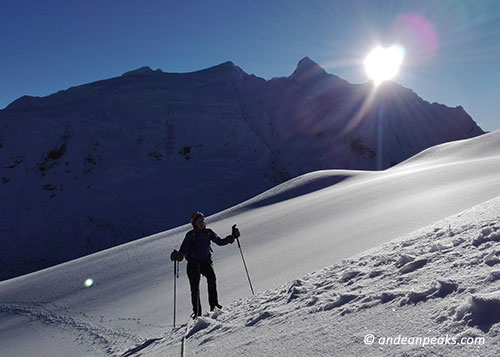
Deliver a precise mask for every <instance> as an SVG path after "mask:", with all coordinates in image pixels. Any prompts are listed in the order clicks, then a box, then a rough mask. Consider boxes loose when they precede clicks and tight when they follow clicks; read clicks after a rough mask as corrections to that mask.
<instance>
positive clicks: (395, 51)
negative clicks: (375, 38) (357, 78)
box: [364, 45, 405, 85]
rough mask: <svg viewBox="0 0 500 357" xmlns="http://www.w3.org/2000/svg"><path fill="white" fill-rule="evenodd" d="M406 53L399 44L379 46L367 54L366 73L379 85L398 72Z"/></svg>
mask: <svg viewBox="0 0 500 357" xmlns="http://www.w3.org/2000/svg"><path fill="white" fill-rule="evenodd" d="M404 55H405V50H404V48H403V47H401V46H399V45H394V46H391V47H389V48H382V47H380V46H378V47H376V48H375V49H373V50H372V51H371V52H370V53H369V54H368V56H366V59H365V62H364V64H365V71H366V74H367V75H368V77H369V78H370V79H372V80H373V81H374V82H375V85H379V84H380V83H382V82H383V81H386V80H388V79H391V78H393V77H394V76H395V75H396V74H398V72H399V67H400V66H401V63H403V58H404Z"/></svg>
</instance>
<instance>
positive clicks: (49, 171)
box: [0, 57, 483, 279]
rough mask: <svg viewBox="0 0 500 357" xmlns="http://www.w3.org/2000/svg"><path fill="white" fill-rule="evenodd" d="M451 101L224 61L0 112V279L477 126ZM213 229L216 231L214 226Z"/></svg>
mask: <svg viewBox="0 0 500 357" xmlns="http://www.w3.org/2000/svg"><path fill="white" fill-rule="evenodd" d="M482 133H483V131H482V130H481V129H480V128H479V127H478V126H477V125H476V123H475V122H474V121H473V120H472V118H471V117H470V116H469V115H468V114H467V113H466V112H465V111H464V110H463V108H461V107H458V108H448V107H446V106H443V105H440V104H435V103H433V104H430V103H428V102H425V101H424V100H422V99H421V98H419V97H418V96H417V95H416V94H415V93H413V92H412V91H411V90H409V89H406V88H403V87H401V86H399V85H397V84H395V83H390V82H389V83H386V84H383V85H381V86H379V87H378V88H377V90H374V89H373V87H372V86H371V85H369V84H365V85H353V84H350V83H348V82H347V81H345V80H343V79H341V78H339V77H337V76H334V75H331V74H328V73H326V72H325V71H324V70H323V69H322V68H321V67H320V66H319V65H318V64H316V63H314V62H313V61H312V60H310V59H309V58H307V57H306V58H304V59H302V60H301V61H300V62H299V64H298V66H297V69H296V70H295V72H294V73H293V74H292V75H291V76H290V77H287V78H275V79H272V80H270V81H266V80H264V79H261V78H258V77H255V76H253V75H248V74H246V73H245V72H244V71H243V70H242V69H240V68H239V67H237V66H235V65H234V64H233V63H231V62H226V63H223V64H221V65H218V66H215V67H211V68H208V69H205V70H202V71H198V72H193V73H183V74H178V73H163V72H161V71H152V70H151V69H150V68H148V67H143V68H140V69H138V70H136V71H131V72H128V73H126V74H124V75H123V76H121V77H119V78H113V79H109V80H104V81H99V82H95V83H91V84H86V85H83V86H78V87H73V88H70V89H68V90H65V91H61V92H58V93H55V94H53V95H50V96H48V97H44V98H38V97H37V98H35V97H22V98H20V99H18V100H16V101H15V102H13V103H12V104H10V105H9V106H8V107H7V108H5V109H4V110H1V111H0V178H1V181H0V195H1V197H2V199H1V201H0V209H1V212H2V215H1V216H0V239H1V244H2V247H3V249H2V252H1V253H0V268H1V269H0V279H5V278H9V277H13V276H17V275H20V274H24V273H27V272H31V271H35V270H38V269H41V268H44V267H48V266H51V265H54V264H57V263H60V262H63V261H67V260H70V259H73V258H76V257H80V256H83V255H86V254H89V253H92V252H96V251H99V250H102V249H105V248H108V247H111V246H115V245H118V244H121V243H125V242H128V241H131V240H134V239H137V238H140V237H143V236H145V235H149V234H153V233H156V232H159V231H162V230H165V229H167V228H171V227H175V226H178V225H180V224H183V223H185V222H186V221H187V220H188V219H189V216H190V214H191V212H193V211H195V210H203V211H205V213H207V214H211V213H215V212H217V211H220V210H222V209H224V208H227V207H230V206H232V205H234V204H237V203H239V202H241V201H243V200H245V199H248V198H250V197H252V196H254V195H256V194H258V193H260V192H263V191H264V190H266V189H269V188H270V187H273V186H275V185H276V184H278V183H281V182H284V181H286V180H288V179H290V178H292V177H296V176H298V175H300V174H303V173H306V172H310V171H314V170H319V169H332V168H343V169H367V170H377V169H385V168H388V167H391V166H393V165H395V164H397V163H400V162H401V161H403V160H405V159H407V158H409V157H411V156H413V155H415V154H416V153H418V152H420V151H421V150H423V149H425V148H427V147H430V146H433V145H436V144H439V143H442V142H446V141H451V140H457V139H465V138H470V137H473V136H477V135H480V134H482ZM221 234H225V233H223V232H221Z"/></svg>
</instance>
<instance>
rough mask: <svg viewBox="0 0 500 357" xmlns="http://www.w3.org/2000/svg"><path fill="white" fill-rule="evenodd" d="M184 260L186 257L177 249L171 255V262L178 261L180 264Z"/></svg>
mask: <svg viewBox="0 0 500 357" xmlns="http://www.w3.org/2000/svg"><path fill="white" fill-rule="evenodd" d="M183 258H184V255H182V253H181V252H178V251H177V250H175V249H174V251H173V252H172V254H170V260H172V261H178V262H180V261H181V260H182V259H183Z"/></svg>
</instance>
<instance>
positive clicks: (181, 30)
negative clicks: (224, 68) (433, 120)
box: [0, 0, 500, 130]
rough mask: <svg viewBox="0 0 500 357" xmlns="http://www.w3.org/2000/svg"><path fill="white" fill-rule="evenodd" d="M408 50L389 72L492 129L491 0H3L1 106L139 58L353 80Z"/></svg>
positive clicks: (496, 104)
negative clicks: (380, 49) (377, 54)
mask: <svg viewBox="0 0 500 357" xmlns="http://www.w3.org/2000/svg"><path fill="white" fill-rule="evenodd" d="M396 42H397V43H399V44H401V45H402V46H403V47H405V49H406V57H405V60H404V63H403V66H402V68H401V71H400V73H399V74H398V76H397V77H396V78H394V81H395V82H397V83H400V84H402V85H403V86H405V87H408V88H411V89H413V90H414V91H415V92H416V93H417V94H419V95H420V96H421V97H422V98H424V99H425V100H428V101H430V102H434V101H436V102H440V103H443V104H446V105H448V106H457V105H462V106H463V107H464V108H465V110H466V111H467V112H468V113H469V114H470V115H471V116H472V117H473V118H474V119H475V120H476V121H477V122H478V123H479V125H480V126H481V127H482V128H483V129H485V130H496V129H500V85H499V83H500V1H497V0H494V1H488V0H477V1H462V0H448V1H447V0H440V1H424V0H419V1H404V0H398V1H376V0H371V1H359V0H357V1H353V0H350V1H319V0H309V1H307V0H304V1H295V0H287V1H284V0H275V1H257V0H254V1H243V0H242V1H237V0H224V1H222V0H213V1H208V0H205V1H168V0H164V1H147V0H142V1H139V0H137V1H130V0H121V1H111V0H109V1H105V0H101V1H93V0H81V1H73V0H64V1H63V0H61V1H57V0H45V1H38V0H37V1H27V0H26V1H23V0H17V1H12V0H2V1H1V3H0V48H1V56H0V83H1V85H0V108H4V107H5V106H7V105H8V104H9V103H10V102H12V101H13V100H15V99H16V98H18V97H20V96H22V95H34V96H44V95H48V94H51V93H53V92H56V91H58V90H61V89H66V88H68V87H71V86H76V85H80V84H84V83H89V82H92V81H96V80H100V79H106V78H110V77H115V76H119V75H121V74H122V73H124V72H126V71H129V70H132V69H135V68H138V67H142V66H145V65H147V66H150V67H151V68H153V69H156V68H161V69H162V70H163V71H165V72H188V71H194V70H199V69H203V68H206V67H209V66H212V65H216V64H219V63H222V62H225V61H227V60H231V61H233V62H234V63H235V64H237V65H238V66H240V67H241V68H242V69H243V70H244V71H245V72H247V73H252V74H255V75H257V76H259V77H263V78H266V79H269V78H272V77H279V76H288V75H290V74H291V73H292V72H293V70H294V68H295V66H296V64H297V62H298V61H299V60H300V59H301V58H302V57H304V56H309V57H310V58H311V59H313V60H315V61H316V62H318V63H319V64H320V65H322V66H323V67H324V68H325V69H326V70H327V71H328V72H329V73H333V74H336V75H338V76H340V77H342V78H344V79H347V80H348V81H350V82H352V83H364V82H366V81H367V80H368V78H367V77H366V74H365V72H364V69H363V65H362V62H363V59H364V57H365V56H366V55H367V53H368V52H369V51H370V50H371V49H372V48H373V47H375V46H376V45H379V44H380V45H383V46H389V45H391V44H393V43H396Z"/></svg>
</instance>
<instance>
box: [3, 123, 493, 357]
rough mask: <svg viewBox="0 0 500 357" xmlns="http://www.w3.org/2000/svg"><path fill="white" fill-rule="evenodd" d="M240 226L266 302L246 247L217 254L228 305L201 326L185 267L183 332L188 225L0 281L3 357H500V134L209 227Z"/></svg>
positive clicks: (290, 187)
mask: <svg viewBox="0 0 500 357" xmlns="http://www.w3.org/2000/svg"><path fill="white" fill-rule="evenodd" d="M234 223H237V224H238V225H239V227H240V230H241V233H242V236H241V238H240V240H241V244H242V248H243V252H244V254H245V259H246V262H247V265H248V268H249V272H250V276H251V278H252V282H253V285H254V288H255V290H256V295H254V296H252V295H251V293H250V289H249V286H248V281H247V279H246V275H245V271H244V269H243V264H242V261H241V256H240V253H239V251H238V248H237V247H236V244H234V245H232V246H225V247H214V248H215V249H214V250H215V251H214V265H215V268H216V272H217V277H218V287H219V297H220V302H221V304H222V305H224V308H223V310H222V311H220V312H216V313H205V314H204V315H203V316H202V317H201V318H199V319H198V320H197V321H196V323H194V324H193V325H190V326H189V327H188V326H187V325H186V323H187V322H188V320H189V319H188V315H189V313H190V309H191V308H190V302H189V286H188V284H187V277H186V274H185V263H184V262H183V263H181V273H180V278H179V279H177V280H176V282H177V326H176V327H175V328H173V326H172V322H173V285H174V274H173V263H171V262H170V260H169V254H170V251H171V250H172V249H173V248H178V247H179V245H180V243H181V241H182V239H183V237H184V235H185V233H186V232H187V230H188V229H189V227H188V226H187V225H186V226H182V227H178V228H176V229H173V230H170V231H167V232H164V233H161V234H157V235H154V236H150V237H147V238H144V239H142V240H139V241H136V242H132V243H129V244H126V245H122V246H119V247H116V248H113V249H109V250H106V251H103V252H100V253H97V254H93V255H90V256H87V257H84V258H80V259H78V260H74V261H71V262H68V263H65V264H62V265H59V266H56V267H53V268H49V269H46V270H43V271H39V272H36V273H33V274H29V275H26V276H22V277H19V278H16V279H12V280H8V281H4V282H1V283H0V355H1V356H179V355H181V352H183V353H184V355H186V356H190V355H200V356H260V355H262V356H266V355H268V356H274V355H294V356H295V355H297V356H300V355H308V356H429V355H459V356H471V355H474V356H476V355H477V356H496V355H497V354H498V350H499V348H500V346H499V344H500V337H499V336H500V334H499V333H500V324H499V322H500V293H499V291H500V132H494V133H490V134H486V135H483V136H480V137H477V138H474V139H469V140H464V141H459V142H453V143H448V144H444V145H440V146H437V147H433V148H431V149H428V150H426V151H425V152H423V153H421V154H419V155H417V156H416V157H414V158H412V159H410V160H408V161H407V162H405V163H402V164H400V165H398V166H396V167H394V168H392V169H389V170H386V171H383V172H361V171H338V170H334V171H320V172H314V173H311V174H307V175H304V176H301V177H299V178H296V179H294V180H292V181H289V182H287V183H285V184H283V185H280V186H278V187H276V188H274V189H271V190H270V191H267V192H265V193H263V194H261V195H259V196H257V197H255V198H253V199H251V200H249V201H247V202H243V203H242V204H240V205H238V206H236V207H233V208H232V209H229V210H227V211H223V212H221V213H219V214H217V215H214V216H212V217H209V219H208V225H209V227H210V228H212V229H214V230H215V231H216V232H217V233H218V234H219V235H221V236H225V235H227V234H228V233H229V232H230V227H231V225H232V224H234ZM68 239H70V237H68ZM497 264H498V265H497ZM88 278H92V279H93V281H94V284H93V286H92V287H90V288H86V287H85V286H84V281H85V280H86V279H88ZM201 294H202V304H203V306H204V307H205V308H206V305H207V301H206V300H207V299H206V288H205V287H204V286H203V284H202V290H201ZM182 346H184V349H182Z"/></svg>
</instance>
